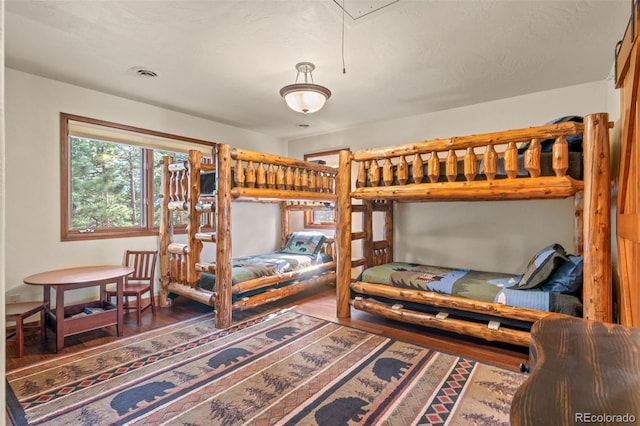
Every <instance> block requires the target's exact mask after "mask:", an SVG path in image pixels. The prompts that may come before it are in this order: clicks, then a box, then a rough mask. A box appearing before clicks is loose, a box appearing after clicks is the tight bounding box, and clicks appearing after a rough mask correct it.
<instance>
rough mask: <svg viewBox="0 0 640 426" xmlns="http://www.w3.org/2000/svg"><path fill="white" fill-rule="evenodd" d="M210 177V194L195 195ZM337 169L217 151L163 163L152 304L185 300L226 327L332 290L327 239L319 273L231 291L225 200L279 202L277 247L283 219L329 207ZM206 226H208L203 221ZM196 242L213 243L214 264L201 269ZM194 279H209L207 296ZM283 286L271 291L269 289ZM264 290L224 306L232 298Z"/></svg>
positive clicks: (285, 228) (264, 280)
mask: <svg viewBox="0 0 640 426" xmlns="http://www.w3.org/2000/svg"><path fill="white" fill-rule="evenodd" d="M207 173H216V176H215V188H214V190H213V191H207V193H206V194H205V193H203V192H202V188H201V175H203V174H207ZM336 174H337V170H336V169H335V168H332V167H328V166H323V165H320V164H316V163H311V162H306V161H300V160H295V159H290V158H285V157H280V156H276V155H272V154H265V153H260V152H255V151H249V150H244V149H237V148H234V149H232V148H231V147H230V146H229V145H227V144H217V145H216V146H215V147H214V148H213V152H212V158H211V159H207V158H206V157H205V158H204V159H203V155H202V153H201V152H200V151H197V150H192V151H190V152H189V157H188V160H187V161H178V162H173V159H172V158H171V157H165V158H164V160H163V182H162V189H163V191H162V193H163V198H162V207H161V220H160V273H161V278H160V283H161V289H160V292H161V294H160V296H161V297H160V300H161V303H167V297H168V296H169V294H170V293H173V294H176V295H179V296H185V297H188V298H190V299H193V300H196V301H198V302H201V303H204V304H207V305H210V306H212V307H213V308H214V309H215V321H216V327H218V328H227V327H230V326H231V320H232V312H233V311H236V310H244V309H249V308H253V307H256V306H258V305H262V304H265V303H269V302H272V301H275V300H279V299H281V298H284V297H287V296H290V295H293V294H296V293H299V292H301V291H303V290H305V289H306V288H308V287H310V286H315V285H318V284H329V283H335V280H336V273H335V268H336V262H335V256H334V255H335V253H334V248H333V246H334V240H333V239H332V238H328V239H327V240H326V241H325V243H324V245H323V252H324V253H327V254H329V255H331V256H332V257H333V258H334V261H333V262H329V263H326V264H323V266H322V267H318V268H313V271H309V269H311V268H305V269H302V270H299V271H294V272H289V273H284V274H279V275H277V276H271V277H261V278H257V279H253V280H250V281H245V282H243V283H239V284H236V285H235V286H234V285H232V280H231V273H232V269H231V268H232V267H231V262H232V255H231V254H232V250H231V205H232V201H250V202H261V203H279V204H280V211H281V233H282V236H281V240H282V241H281V244H284V243H285V241H286V238H287V235H288V234H289V228H290V227H289V213H290V212H293V211H299V210H308V209H326V208H327V206H334V205H335V202H336V194H335V181H336ZM174 212H187V213H188V215H189V217H188V222H187V226H186V242H185V243H178V242H175V241H174V229H173V225H172V223H173V220H172V218H173V214H174ZM211 219H213V220H211ZM204 243H215V244H216V258H215V262H214V263H206V262H201V259H200V255H201V253H202V249H203V244H204ZM202 272H208V273H215V275H216V288H215V291H213V292H212V291H207V290H204V289H201V288H199V287H198V282H199V280H200V274H201V273H202ZM284 282H287V283H289V282H290V284H288V285H286V286H282V287H279V288H268V287H273V286H274V285H276V284H280V283H284ZM262 288H265V289H266V288H268V289H267V291H264V292H262V293H259V294H256V295H253V296H250V297H243V298H241V299H240V300H238V301H236V302H235V303H232V294H233V293H242V292H246V291H250V290H257V289H262Z"/></svg>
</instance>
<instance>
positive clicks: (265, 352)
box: [7, 310, 525, 426]
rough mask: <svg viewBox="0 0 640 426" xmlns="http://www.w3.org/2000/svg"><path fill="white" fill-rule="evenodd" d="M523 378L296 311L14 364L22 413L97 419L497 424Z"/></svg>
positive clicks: (72, 420) (40, 418)
mask: <svg viewBox="0 0 640 426" xmlns="http://www.w3.org/2000/svg"><path fill="white" fill-rule="evenodd" d="M524 379H525V376H524V375H522V374H520V373H517V372H512V371H508V370H505V369H502V368H498V367H495V366H490V365H486V364H482V363H479V362H476V361H473V360H469V359H464V358H460V357H457V356H453V355H450V354H444V353H440V352H437V351H434V350H431V349H428V348H424V347H421V346H417V345H415V344H410V343H406V342H402V341H398V340H394V339H390V338H386V337H382V336H378V335H375V334H371V333H368V332H364V331H360V330H357V329H354V328H350V327H345V326H341V325H339V324H335V323H332V322H328V321H324V320H321V319H318V318H314V317H311V316H306V315H302V314H298V313H296V312H294V311H291V310H289V311H281V312H278V313H275V314H270V315H265V316H261V317H258V318H255V319H252V320H248V321H246V322H243V323H240V324H236V325H234V326H232V327H231V328H229V329H226V330H217V329H215V328H214V325H213V321H212V320H211V318H202V319H200V320H194V321H190V322H188V323H186V324H181V325H177V326H174V327H167V328H165V329H162V330H159V331H155V332H150V333H145V334H142V335H138V336H136V337H135V338H130V339H128V340H127V341H126V342H124V343H120V344H109V345H105V346H102V347H98V348H93V349H91V350H88V351H85V352H83V353H81V354H74V355H70V356H65V357H61V358H56V359H55V360H53V361H50V362H46V363H41V364H37V365H32V366H29V367H27V368H22V369H19V370H13V371H9V372H7V380H8V383H9V385H10V386H11V389H12V390H13V392H14V393H15V395H16V397H17V399H18V400H19V402H20V407H21V412H20V413H13V414H17V415H16V416H14V417H15V418H18V419H19V418H21V417H20V416H23V417H22V418H23V419H24V421H25V423H26V424H33V425H38V424H46V425H54V424H55V425H91V426H96V425H129V424H132V425H139V424H140V425H207V426H209V425H241V424H249V425H313V424H318V425H331V426H337V425H347V424H350V425H353V424H371V425H373V424H387V425H410V424H431V425H443V424H450V425H465V424H468V425H472V424H476V425H494V424H495V425H501V424H508V418H509V407H510V403H511V398H512V396H513V394H514V393H515V391H516V390H517V388H518V387H519V386H520V384H521V383H522V382H523V380H524ZM14 409H15V407H14ZM18 409H19V410H20V408H18Z"/></svg>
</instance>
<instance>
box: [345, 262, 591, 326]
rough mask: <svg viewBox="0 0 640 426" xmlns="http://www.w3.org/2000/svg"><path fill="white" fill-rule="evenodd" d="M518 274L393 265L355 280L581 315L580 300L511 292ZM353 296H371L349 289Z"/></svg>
mask: <svg viewBox="0 0 640 426" xmlns="http://www.w3.org/2000/svg"><path fill="white" fill-rule="evenodd" d="M520 278H521V275H512V274H504V273H499V272H484V271H474V270H469V269H451V268H443V267H438V266H430V265H419V264H415V263H404V262H392V263H387V264H383V265H380V266H375V267H372V268H368V269H366V270H365V271H364V272H363V273H362V274H361V275H360V276H359V277H358V278H357V281H361V282H363V283H374V284H386V285H389V286H393V287H395V288H399V289H403V288H405V289H412V290H425V291H432V292H436V293H440V294H444V295H451V296H457V297H464V298H467V299H474V300H478V301H482V302H492V303H500V304H504V305H508V306H515V307H521V308H529V309H536V310H541V311H547V312H557V313H562V314H567V315H573V316H578V317H581V316H582V302H581V300H580V299H579V298H578V297H577V296H575V295H571V294H559V293H553V292H547V291H542V290H540V288H534V289H529V290H519V289H512V288H510V287H513V286H515V285H516V284H518V282H519V280H520ZM352 296H353V297H356V296H362V297H370V296H368V295H363V294H359V293H357V292H355V291H353V290H352Z"/></svg>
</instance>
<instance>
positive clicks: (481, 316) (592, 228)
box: [336, 113, 612, 346]
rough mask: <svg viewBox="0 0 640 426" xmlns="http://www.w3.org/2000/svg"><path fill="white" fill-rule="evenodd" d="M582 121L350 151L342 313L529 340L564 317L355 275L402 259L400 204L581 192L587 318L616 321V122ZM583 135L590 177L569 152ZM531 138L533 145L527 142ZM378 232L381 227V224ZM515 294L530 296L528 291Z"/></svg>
mask: <svg viewBox="0 0 640 426" xmlns="http://www.w3.org/2000/svg"><path fill="white" fill-rule="evenodd" d="M580 121H583V122H565V123H559V124H552V125H544V126H538V127H531V128H526V129H517V130H508V131H503V132H495V133H487V134H480V135H472V136H465V137H452V138H450V139H436V140H430V141H424V142H418V143H411V144H406V145H396V146H390V147H382V148H372V149H366V150H361V151H357V152H355V153H352V152H351V151H350V150H343V151H341V152H340V154H339V170H340V173H339V174H338V177H337V195H338V201H337V208H336V217H337V230H336V241H337V244H338V247H337V249H338V266H337V271H338V276H337V316H338V318H348V317H350V315H351V308H352V307H353V308H354V309H357V310H362V311H366V312H369V313H372V314H376V315H381V316H383V317H386V318H390V319H393V320H398V321H404V322H409V323H414V324H419V325H423V326H427V327H434V328H437V329H441V330H445V331H447V332H453V333H458V334H464V335H469V336H474V337H477V338H481V339H484V340H488V341H496V342H502V343H506V344H512V345H517V346H529V343H530V334H529V329H530V327H531V325H532V324H533V323H534V322H535V321H537V320H538V319H540V318H543V317H545V316H548V315H564V314H560V313H551V312H549V311H546V310H540V309H538V308H535V309H532V308H530V307H517V306H510V305H508V304H506V303H504V299H503V300H497V301H496V300H494V301H486V300H484V301H480V300H473V299H469V298H465V297H460V295H459V294H458V295H455V296H454V295H450V294H451V293H448V294H447V293H444V292H440V291H439V290H431V291H427V289H426V288H424V287H425V285H424V284H423V283H420V284H421V286H419V287H418V288H416V287H415V286H413V287H411V286H404V285H398V284H397V282H396V283H395V284H394V285H388V284H381V283H380V282H381V281H377V282H376V283H373V282H365V281H364V277H365V275H364V273H362V274H360V275H359V276H358V278H355V279H354V278H353V277H352V272H353V271H357V270H360V271H364V272H366V271H367V270H369V268H373V267H376V266H379V265H383V264H389V263H391V262H394V256H393V229H394V224H393V204H394V203H396V202H399V203H400V202H427V201H430V202H446V201H463V200H464V201H492V200H533V199H551V198H567V197H572V196H573V197H574V208H575V212H574V213H575V227H574V230H575V231H576V232H575V237H574V247H573V249H574V253H577V254H579V255H582V260H583V277H584V279H583V282H582V294H581V305H582V306H581V314H582V316H583V317H584V318H587V319H592V320H600V321H606V322H611V320H612V284H611V245H610V239H611V236H610V229H611V228H610V226H611V224H610V187H611V182H610V164H609V128H610V127H611V123H609V122H608V115H607V114H606V113H599V114H592V115H587V116H585V117H584V118H583V120H580ZM581 134H582V135H581ZM575 136H578V137H579V136H582V141H583V142H582V151H583V152H581V153H578V154H579V157H578V158H579V159H580V158H581V161H579V165H580V166H582V178H580V177H578V178H575V177H572V176H571V175H570V174H569V173H568V169H569V168H570V164H569V162H570V155H569V154H575V153H574V152H569V147H568V142H567V139H571V138H572V137H575ZM543 142H545V145H546V143H550V144H552V148H550V149H548V150H549V151H550V152H545V153H543V154H544V155H543V154H541V151H542V149H541V143H543ZM524 143H526V144H528V145H527V146H528V148H527V146H525V147H523V146H522V144H524ZM519 145H520V154H518V146H519ZM544 150H545V151H547V149H544ZM572 157H573V158H575V156H573V155H572ZM519 160H520V166H519V165H518V161H519ZM572 161H573V160H572ZM545 162H547V163H548V164H546V163H545ZM523 168H524V169H526V170H523ZM352 170H353V172H354V175H357V179H356V181H355V182H352V179H353V178H352V177H351V176H352V173H351V172H352ZM374 212H382V216H383V217H384V218H385V219H384V224H383V225H382V226H381V228H383V229H382V231H383V234H384V235H383V237H382V239H380V240H376V241H374V238H373V235H374V232H373V214H374ZM354 213H357V214H361V215H362V231H361V232H354V230H353V221H354V218H353V215H354ZM378 215H380V213H378ZM376 217H377V216H376ZM378 228H380V226H378V225H376V229H378ZM354 241H360V244H361V247H362V257H360V258H358V257H357V256H354V254H353V252H352V243H353V242H354ZM355 247H357V246H355ZM392 265H393V263H392ZM399 270H401V271H404V270H405V269H402V268H400V269H399ZM438 278H440V277H438ZM518 278H519V277H518ZM421 279H424V278H421ZM516 283H517V281H516ZM505 291H506V290H505ZM515 291H516V293H518V294H520V293H519V292H526V291H527V290H515ZM538 293H542V292H538ZM456 294H457V293H456ZM548 297H551V296H548ZM563 297H564V295H563ZM571 297H575V296H571ZM481 300H482V299H481ZM578 301H579V302H580V299H578ZM525 306H526V305H525Z"/></svg>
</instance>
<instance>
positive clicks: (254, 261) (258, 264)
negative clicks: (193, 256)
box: [198, 251, 333, 303]
mask: <svg viewBox="0 0 640 426" xmlns="http://www.w3.org/2000/svg"><path fill="white" fill-rule="evenodd" d="M332 261H333V258H332V257H331V256H329V255H327V254H324V253H318V254H308V255H307V254H292V253H286V252H282V251H275V252H271V253H265V254H261V255H256V256H245V257H239V258H236V259H233V260H232V264H231V282H232V285H236V284H239V283H242V282H246V281H251V280H255V279H258V278H262V277H270V276H277V275H282V274H285V273H289V272H296V271H299V272H302V273H304V275H305V276H312V275H314V274H315V273H320V272H321V271H323V270H326V264H327V263H330V262H332ZM289 283H291V281H282V282H278V283H276V284H274V285H273V286H269V287H267V288H278V287H282V286H284V285H287V284H289ZM215 285H216V275H215V274H210V273H206V272H203V273H202V274H201V277H200V281H199V283H198V287H199V288H201V289H204V290H208V291H215ZM265 290H266V288H259V289H255V290H250V291H246V292H241V293H238V292H236V291H234V292H233V296H232V302H233V303H235V302H236V301H237V300H239V299H241V298H243V297H249V296H253V295H255V294H259V293H261V292H263V291H265Z"/></svg>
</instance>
